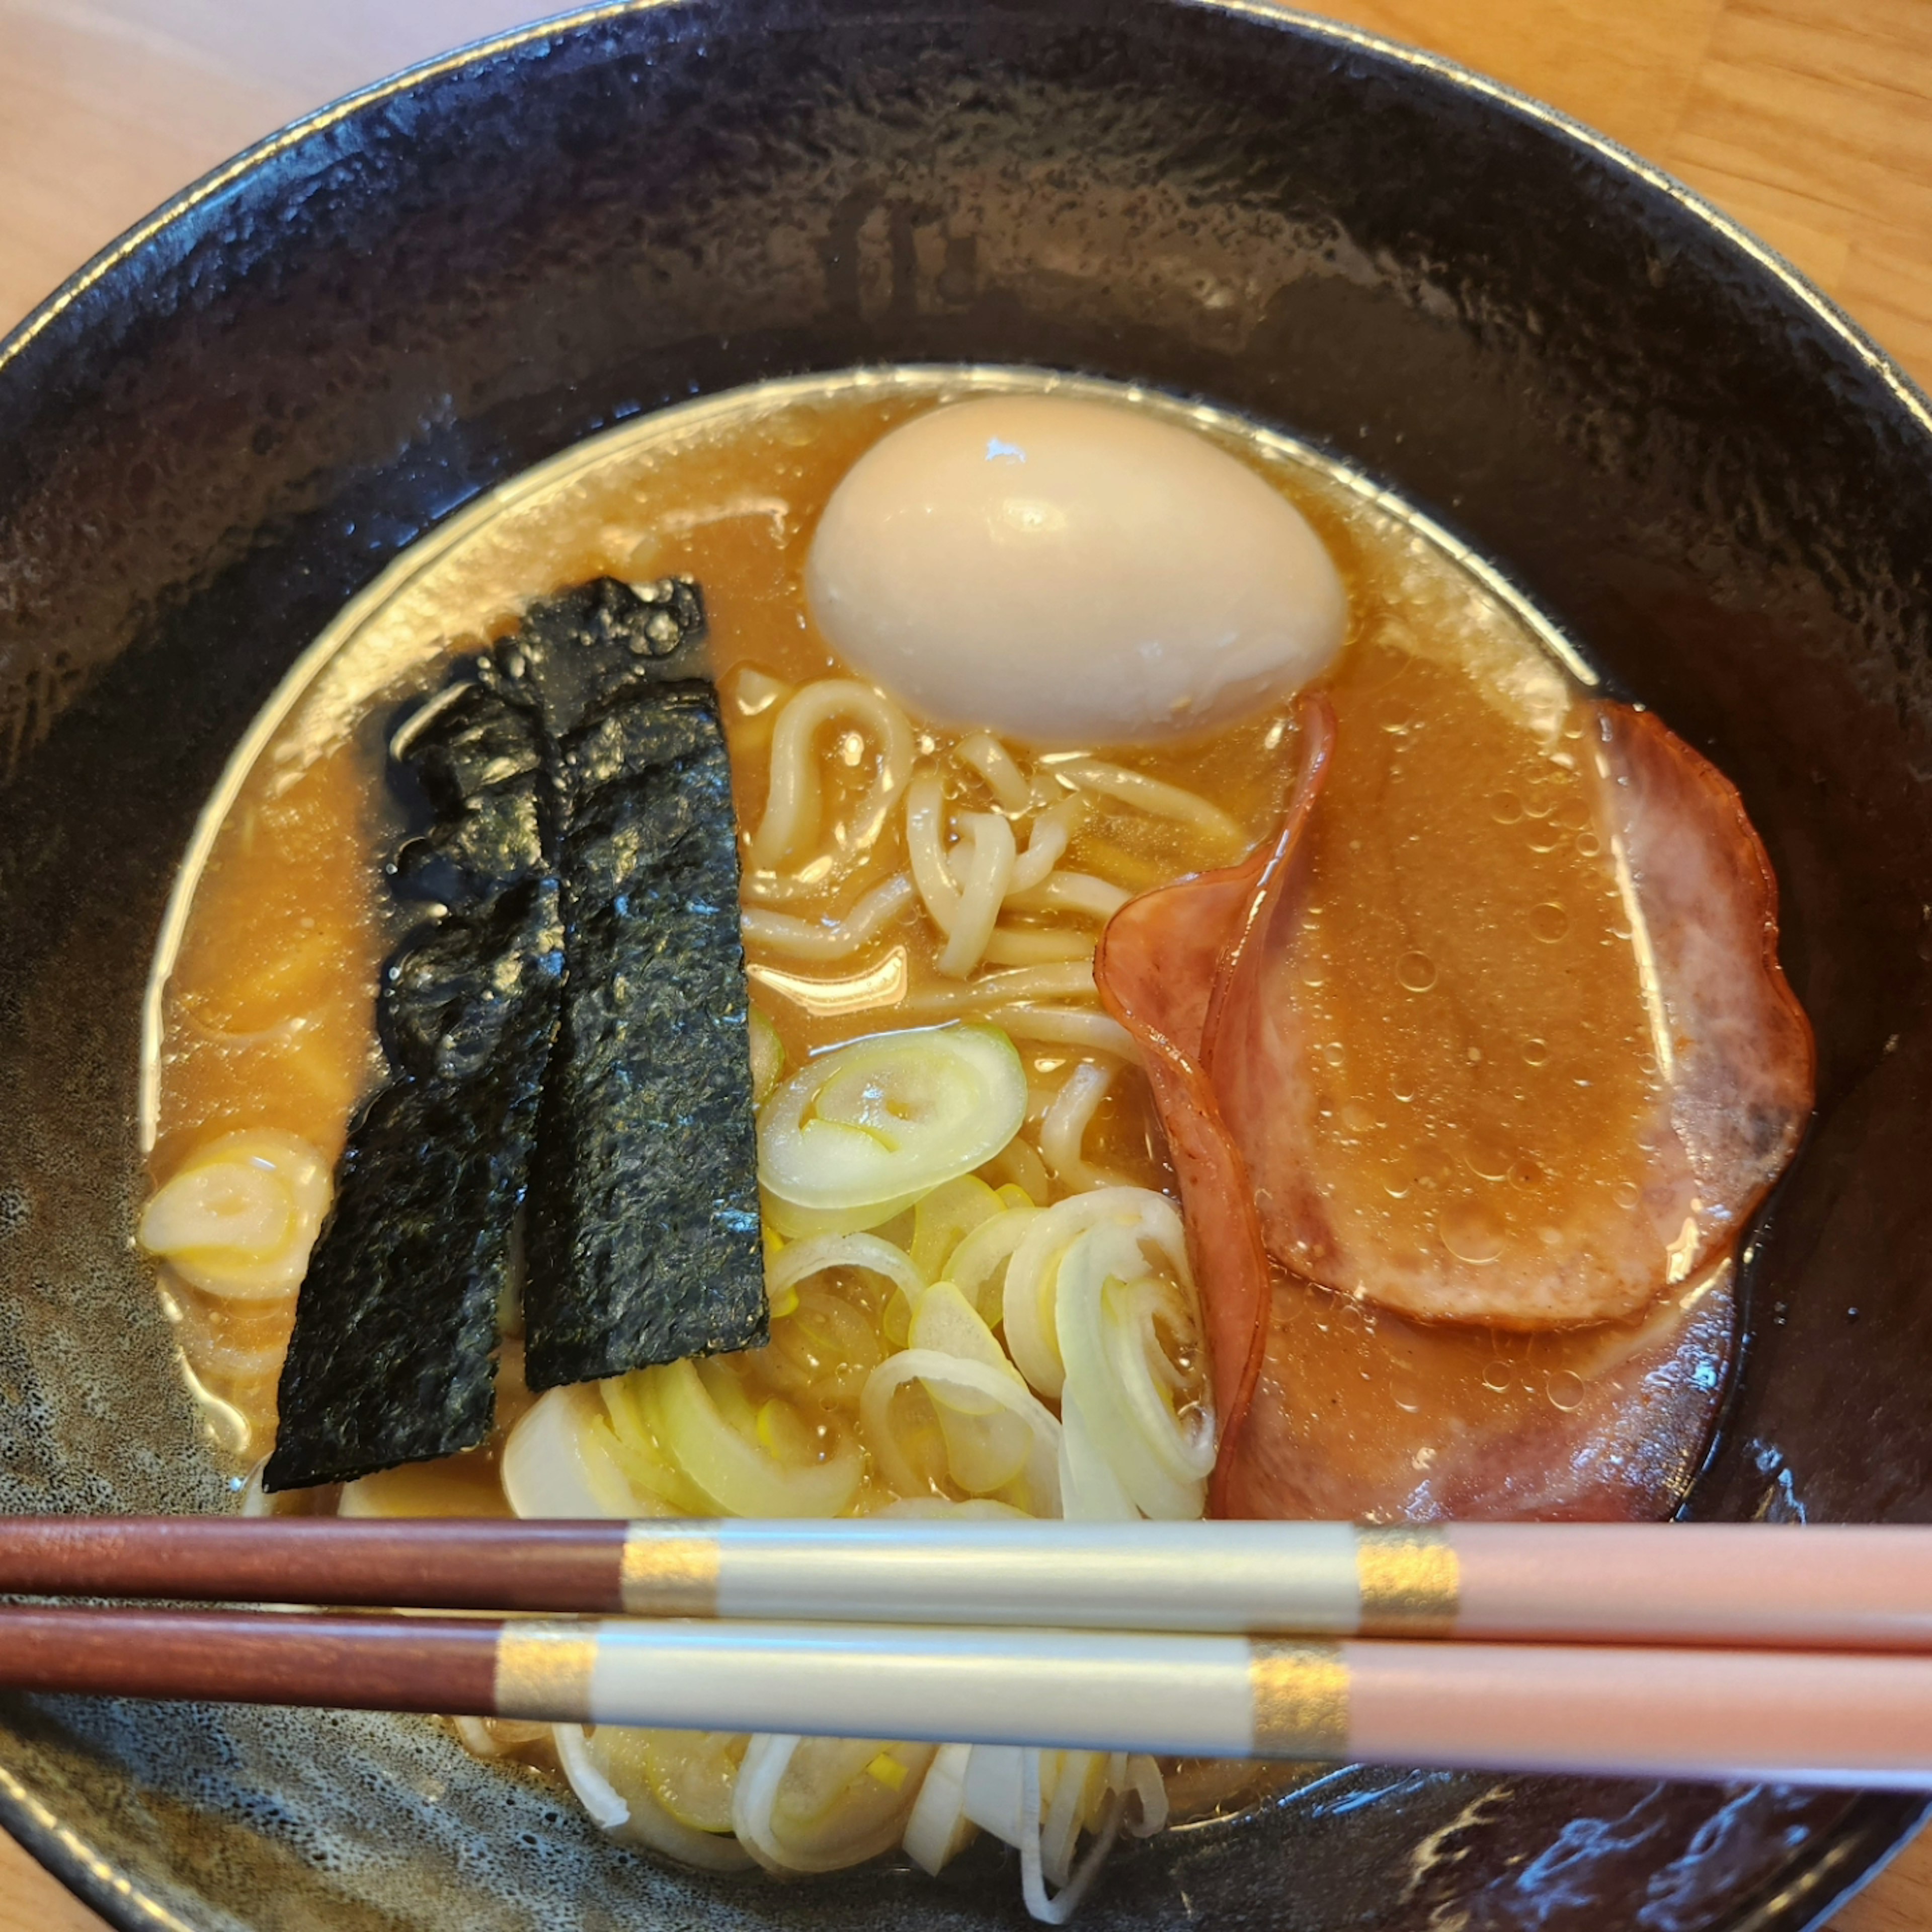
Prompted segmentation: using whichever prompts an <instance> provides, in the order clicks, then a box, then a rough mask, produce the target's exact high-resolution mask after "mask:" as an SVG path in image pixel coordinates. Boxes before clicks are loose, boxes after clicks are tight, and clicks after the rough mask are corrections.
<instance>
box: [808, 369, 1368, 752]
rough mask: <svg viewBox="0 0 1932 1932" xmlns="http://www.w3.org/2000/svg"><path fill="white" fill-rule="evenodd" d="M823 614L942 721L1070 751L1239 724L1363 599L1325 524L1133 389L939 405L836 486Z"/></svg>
mask: <svg viewBox="0 0 1932 1932" xmlns="http://www.w3.org/2000/svg"><path fill="white" fill-rule="evenodd" d="M805 594H806V598H807V600H808V604H809V607H810V609H811V614H812V616H813V619H814V621H815V622H817V625H818V627H819V628H820V630H821V631H823V633H824V634H825V637H826V640H828V641H829V643H830V644H831V645H832V648H833V649H835V650H836V651H837V652H838V654H839V655H841V657H842V658H844V660H845V661H846V663H847V664H848V665H849V666H850V667H851V669H852V670H853V671H854V672H856V673H857V674H858V675H859V676H861V677H863V678H865V679H870V680H871V681H872V682H875V683H877V684H878V685H881V686H883V688H885V689H886V690H887V691H890V692H891V693H892V694H893V695H894V696H895V697H897V698H898V699H899V700H901V703H904V704H905V705H907V706H908V707H909V708H910V709H912V710H913V711H914V712H917V713H918V714H919V715H920V716H921V717H922V718H925V719H926V720H927V721H929V722H931V723H933V724H942V725H957V726H960V727H969V726H970V727H980V728H983V729H991V730H995V731H998V732H999V733H1002V734H1003V735H1005V736H1011V737H1013V738H1016V739H1020V740H1022V742H1027V743H1029V744H1033V745H1040V746H1042V747H1043V748H1052V747H1055V746H1071V745H1082V746H1085V745H1103V744H1105V745H1119V744H1130V743H1145V742H1153V741H1156V740H1159V739H1166V738H1172V737H1175V736H1181V735H1183V734H1185V733H1190V732H1193V731H1198V730H1204V729H1205V728H1207V727H1211V726H1216V725H1222V724H1227V723H1229V722H1230V721H1232V720H1233V719H1235V718H1238V717H1240V716H1241V715H1243V714H1244V712H1250V711H1252V710H1254V709H1258V708H1259V707H1261V706H1265V705H1266V704H1268V703H1271V702H1274V701H1277V700H1279V699H1280V698H1281V697H1284V696H1286V694H1288V693H1289V692H1290V691H1293V690H1295V688H1297V687H1298V686H1299V685H1302V684H1304V683H1306V682H1307V681H1308V680H1309V679H1310V678H1312V677H1314V676H1316V675H1317V674H1318V673H1320V672H1321V671H1322V670H1323V669H1325V667H1326V666H1327V665H1328V663H1329V662H1330V661H1331V659H1332V658H1334V655H1335V653H1336V652H1337V650H1339V649H1340V647H1341V644H1342V640H1343V632H1344V631H1345V630H1346V626H1347V621H1348V599H1347V596H1346V593H1345V592H1344V591H1343V586H1342V580H1341V578H1340V576H1339V575H1338V574H1337V571H1336V568H1335V565H1334V562H1333V560H1332V559H1331V558H1330V556H1329V555H1328V551H1327V550H1325V548H1324V547H1323V545H1322V541H1321V539H1320V538H1319V537H1318V536H1317V535H1316V534H1315V532H1314V531H1313V529H1310V526H1309V525H1308V523H1307V520H1306V519H1305V518H1304V517H1303V516H1302V515H1301V513H1300V511H1298V510H1297V509H1296V508H1295V506H1294V505H1292V503H1290V502H1289V501H1288V499H1286V497H1285V496H1283V495H1282V494H1281V493H1280V492H1279V491H1278V490H1275V489H1274V488H1273V487H1271V486H1270V485H1269V484H1268V482H1267V481H1265V480H1264V478H1262V477H1261V476H1260V475H1258V474H1257V473H1256V472H1255V471H1254V470H1253V469H1250V468H1249V467H1248V466H1247V464H1245V463H1242V462H1241V461H1240V460H1238V459H1237V458H1235V457H1234V456H1232V455H1229V453H1228V452H1227V451H1226V450H1225V449H1222V448H1221V447H1220V446H1219V445H1218V444H1216V443H1212V442H1210V441H1209V440H1208V438H1207V437H1205V436H1202V435H1201V434H1198V433H1197V432H1196V431H1193V430H1192V429H1189V428H1184V427H1183V426H1182V425H1180V424H1178V423H1176V422H1172V421H1170V420H1168V419H1165V418H1163V417H1161V416H1156V415H1154V413H1151V411H1148V410H1142V409H1137V408H1134V407H1130V406H1129V405H1127V404H1115V403H1109V402H1098V401H1089V400H1086V399H1084V398H1075V397H1070V396H1062V395H1014V396H986V397H983V398H976V399H974V401H970V402H962V403H956V404H950V405H949V406H947V407H943V408H940V409H937V410H932V412H931V413H929V414H927V415H925V416H918V417H916V418H914V419H913V421H911V422H908V423H905V424H902V425H901V426H900V427H899V428H896V429H895V430H892V431H890V432H889V434H886V436H883V437H881V438H880V440H879V441H878V442H877V443H874V445H873V446H872V447H871V449H869V450H868V451H867V452H865V455H863V456H862V457H861V458H859V460H858V461H857V462H856V463H854V464H853V466H852V468H851V469H850V471H849V472H847V474H846V475H845V477H844V479H843V480H842V481H841V482H840V484H838V488H837V489H836V490H835V491H834V492H833V493H832V498H831V500H830V502H828V503H827V505H826V508H825V513H824V515H823V518H822V519H821V520H820V523H819V526H818V529H817V532H816V533H815V534H814V537H813V539H812V544H811V553H810V556H809V557H808V560H807V563H806V570H805Z"/></svg>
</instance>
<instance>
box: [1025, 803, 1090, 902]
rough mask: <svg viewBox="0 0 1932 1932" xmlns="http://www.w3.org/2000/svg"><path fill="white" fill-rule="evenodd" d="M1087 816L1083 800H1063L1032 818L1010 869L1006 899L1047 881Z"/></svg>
mask: <svg viewBox="0 0 1932 1932" xmlns="http://www.w3.org/2000/svg"><path fill="white" fill-rule="evenodd" d="M1086 815H1087V807H1086V804H1085V801H1084V800H1082V799H1079V798H1067V799H1061V801H1060V802H1059V803H1058V805H1050V806H1049V807H1048V808H1046V810H1045V811H1043V812H1041V813H1040V814H1039V816H1038V817H1036V818H1035V819H1034V822H1033V827H1032V829H1031V831H1029V832H1028V834H1027V848H1026V850H1025V851H1024V852H1022V853H1021V854H1020V856H1019V862H1017V863H1016V865H1014V867H1013V883H1012V884H1011V885H1010V886H1008V887H1007V897H1008V898H1011V897H1012V896H1013V894H1014V893H1015V892H1026V891H1028V890H1029V889H1031V888H1032V887H1034V886H1039V885H1043V884H1044V883H1046V880H1047V879H1048V878H1049V877H1050V876H1051V874H1052V871H1053V868H1054V867H1055V866H1056V865H1058V864H1059V863H1060V862H1061V859H1063V858H1064V856H1066V853H1067V844H1068V842H1069V841H1070V840H1071V839H1072V838H1073V835H1074V833H1075V832H1077V831H1079V829H1080V821H1081V820H1082V819H1083V818H1084V817H1086Z"/></svg>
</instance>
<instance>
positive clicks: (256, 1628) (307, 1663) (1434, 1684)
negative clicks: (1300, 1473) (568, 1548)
mask: <svg viewBox="0 0 1932 1932" xmlns="http://www.w3.org/2000/svg"><path fill="white" fill-rule="evenodd" d="M0 1685H5V1686H6V1687H7V1688H13V1689H20V1690H30V1691H69V1692H88V1693H95V1694H109V1695H114V1696H121V1697H150V1698H191V1699H207V1700H220V1701H224V1702H238V1703H273V1704H281V1705H317V1706H351V1707H357V1708H362V1709H386V1710H401V1711H432V1710H433V1711H441V1712H446V1713H449V1714H450V1715H473V1716H479V1717H490V1716H501V1717H512V1718H531V1719H540V1720H544V1721H552V1722H577V1723H583V1722H589V1723H601V1724H637V1725H648V1726H653V1727H667V1728H670V1729H676V1730H713V1731H717V1730H722V1731H748V1730H765V1731H776V1732H781V1733H799V1734H805V1735H826V1736H848V1737H850V1736H857V1737H883V1738H902V1739H909V1740H919V1739H927V1740H931V1741H932V1742H941V1743H962V1744H995V1745H1041V1746H1060V1747H1078V1748H1086V1749H1091V1750H1099V1751H1147V1752H1151V1753H1153V1754H1157V1755H1163V1756H1165V1755H1175V1756H1204V1757H1268V1758H1280V1759H1307V1760H1337V1759H1352V1760H1358V1761H1361V1762H1367V1763H1388V1764H1400V1765H1416V1766H1441V1767H1445V1768H1461V1769H1484V1770H1490V1771H1496V1772H1577V1773H1583V1774H1588V1775H1614V1776H1626V1775H1628V1776H1642V1777H1646V1778H1717V1779H1744V1778H1749V1779H1764V1778H1770V1779H1776V1780H1778V1781H1784V1782H1790V1783H1795V1784H1823V1785H1849V1786H1867V1787H1869V1786H1884V1787H1897V1788H1919V1787H1926V1786H1932V1658H1923V1657H1900V1656H1879V1655H1835V1654H1820V1653H1817V1652H1796V1653H1793V1652H1764V1651H1756V1652H1739V1651H1710V1650H1703V1651H1698V1650H1676V1649H1649V1650H1643V1649H1613V1648H1607V1647H1595V1646H1556V1645H1517V1644H1464V1643H1403V1642H1395V1641H1379V1642H1378V1641H1352V1642H1343V1643H1295V1642H1289V1641H1285V1640H1280V1639H1274V1638H1255V1637H1231V1636H1220V1637H1202V1636H1182V1635H1175V1634H1158V1633H1154V1634H1135V1633H1128V1632H1121V1631H1024V1630H1006V1631H988V1630H947V1629H938V1628H931V1629H911V1628H893V1627H890V1626H872V1627H853V1626H850V1625H797V1624H791V1625H780V1624H765V1623H744V1624H736V1625H733V1624H722V1623H716V1622H694V1621H689V1620H666V1621H663V1622H642V1621H637V1620H617V1621H609V1620H592V1619H583V1620H577V1619H562V1620H541V1619H523V1620H512V1621H502V1620H484V1619H422V1618H404V1617H367V1618H356V1617H328V1616H302V1615H279V1616H278V1615H275V1614H272V1613H266V1614H265V1613H251V1612H246V1611H239V1612H238V1611H227V1612H223V1611H209V1610H202V1611H175V1610H145V1609H144V1610H95V1609H74V1608H59V1609H38V1608H13V1609H8V1610H0Z"/></svg>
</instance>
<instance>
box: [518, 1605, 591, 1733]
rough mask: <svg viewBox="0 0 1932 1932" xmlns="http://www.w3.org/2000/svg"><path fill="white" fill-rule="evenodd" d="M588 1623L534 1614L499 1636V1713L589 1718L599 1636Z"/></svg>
mask: <svg viewBox="0 0 1932 1932" xmlns="http://www.w3.org/2000/svg"><path fill="white" fill-rule="evenodd" d="M588 1628H589V1627H588V1626H586V1625H583V1624H580V1623H577V1622H570V1621H547V1620H544V1619H538V1618H535V1617H532V1618H531V1619H529V1620H528V1621H527V1622H517V1623H511V1624H508V1625H505V1627H504V1628H503V1631H502V1634H501V1635H500V1636H499V1637H498V1638H497V1640H496V1715H497V1716H498V1717H499V1718H543V1719H546V1720H548V1721H551V1722H553V1723H558V1724H568V1723H571V1722H573V1721H574V1722H575V1723H577V1724H583V1723H585V1722H586V1721H588V1719H589V1716H590V1673H591V1670H592V1667H593V1666H594V1665H595V1663H596V1661H597V1640H596V1639H595V1637H592V1636H590V1635H589V1634H587V1631H588Z"/></svg>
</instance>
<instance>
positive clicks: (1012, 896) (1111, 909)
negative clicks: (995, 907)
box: [1007, 846, 1133, 919]
mask: <svg viewBox="0 0 1932 1932" xmlns="http://www.w3.org/2000/svg"><path fill="white" fill-rule="evenodd" d="M1031 850H1032V847H1031V846H1029V847H1028V851H1029V853H1031ZM1132 897H1133V894H1132V893H1131V892H1129V891H1127V889H1126V888H1125V887H1124V886H1117V885H1115V883H1113V881H1112V880H1110V879H1097V878H1096V877H1094V875H1093V874H1092V873H1091V872H1054V873H1051V874H1049V875H1048V877H1046V878H1045V879H1043V880H1041V882H1040V883H1039V884H1038V885H1037V886H1028V887H1026V888H1025V889H1023V890H1022V889H1017V888H1016V889H1015V890H1013V892H1009V893H1008V894H1007V906H1008V907H1009V908H1010V910H1013V911H1014V912H1061V911H1065V912H1077V913H1085V915H1086V916H1088V918H1090V919H1112V917H1113V916H1114V915H1115V913H1117V912H1118V911H1119V910H1120V909H1121V907H1123V906H1124V905H1125V904H1127V901H1128V900H1129V899H1130V898H1132Z"/></svg>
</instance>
